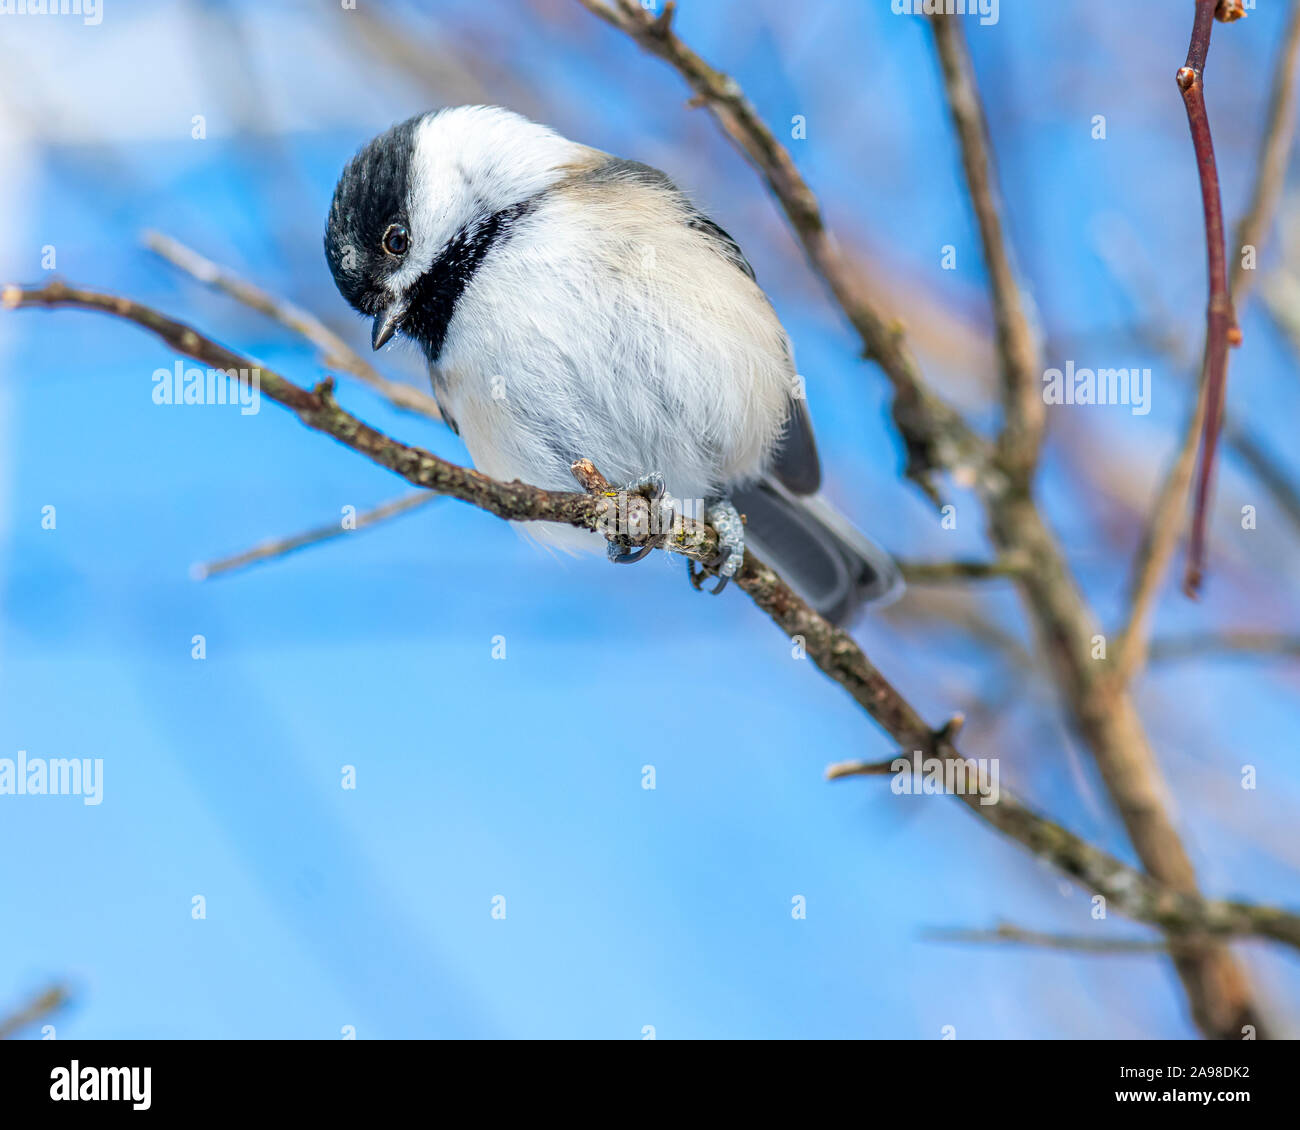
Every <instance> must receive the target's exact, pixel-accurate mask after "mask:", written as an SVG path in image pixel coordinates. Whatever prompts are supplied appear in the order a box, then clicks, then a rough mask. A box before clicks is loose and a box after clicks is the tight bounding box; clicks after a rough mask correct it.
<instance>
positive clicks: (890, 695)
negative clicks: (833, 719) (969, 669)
mask: <svg viewBox="0 0 1300 1130" xmlns="http://www.w3.org/2000/svg"><path fill="white" fill-rule="evenodd" d="M0 307H3V308H5V309H10V310H13V309H22V308H31V307H72V308H78V309H85V310H93V311H97V312H100V313H105V314H110V315H113V316H116V317H119V318H123V319H126V320H127V321H130V322H134V323H135V324H136V325H139V326H141V327H142V328H144V329H147V330H149V331H150V332H152V333H153V334H155V335H156V336H158V337H159V338H160V339H161V340H162V341H163V342H164V343H166V344H167V345H169V346H170V347H171V348H173V349H175V350H178V351H179V352H181V353H183V354H185V355H186V356H189V357H192V358H194V359H195V360H197V361H200V362H204V363H207V364H209V365H211V366H212V367H213V368H217V369H236V370H238V369H249V368H253V367H255V366H253V365H252V363H251V362H250V361H248V360H247V359H245V358H242V357H240V356H239V355H238V354H236V353H234V352H232V351H231V350H229V349H227V348H226V347H225V346H222V345H219V344H217V343H216V342H214V341H212V340H211V339H210V338H207V337H205V336H204V335H202V334H200V333H198V332H197V331H196V330H194V329H193V328H191V327H189V326H187V325H184V324H183V323H181V322H177V321H175V320H173V319H171V318H168V317H166V316H165V315H163V314H160V313H158V312H157V311H155V310H152V309H150V308H149V307H146V306H142V305H140V304H138V303H135V302H131V301H130V300H128V299H125V298H120V297H117V296H115V295H110V294H102V293H99V292H95V291H88V290H81V289H75V288H72V287H68V286H66V285H64V284H62V283H58V282H54V283H50V284H48V285H47V286H44V287H40V288H31V289H23V288H21V287H17V286H7V287H5V288H4V289H3V291H0ZM261 389H262V391H263V392H265V393H266V395H267V396H269V397H270V398H271V400H273V401H274V402H276V403H278V404H281V405H283V406H285V407H286V408H289V409H290V410H291V411H293V412H294V413H295V414H296V415H297V416H298V418H299V419H300V420H301V421H302V422H303V423H304V424H306V425H307V426H308V427H310V428H313V429H315V430H317V431H320V432H322V433H324V434H326V435H330V436H332V437H333V438H335V439H336V440H338V441H339V442H340V443H342V444H344V445H345V446H347V447H350V448H352V449H353V450H355V451H357V452H358V453H360V454H362V455H364V456H365V457H366V458H368V459H370V460H372V461H373V462H375V463H377V464H379V465H380V466H383V467H386V468H387V469H389V470H391V471H393V472H395V473H396V474H399V475H401V476H403V477H404V478H406V479H407V480H408V481H410V482H412V483H414V484H415V485H417V486H421V487H424V488H426V489H428V490H431V491H434V492H436V493H440V494H446V495H448V496H450V497H454V498H459V499H461V500H462V501H465V502H470V503H472V504H473V505H475V506H478V507H480V508H481V509H483V510H486V511H488V512H489V513H492V514H495V515H496V516H497V517H500V518H509V519H512V520H520V521H555V522H564V523H567V524H569V525H572V526H576V527H579V528H582V529H593V530H600V531H601V532H604V533H606V536H612V532H611V530H610V527H609V523H608V521H607V520H606V519H607V516H608V515H609V513H610V510H611V508H613V507H615V506H621V505H625V504H628V503H630V501H631V500H629V499H627V498H623V499H618V498H616V497H615V496H616V495H617V494H618V493H619V492H616V491H613V490H611V489H610V487H609V483H608V482H607V481H606V480H605V478H604V477H603V476H602V475H601V474H600V473H599V472H598V471H597V470H596V468H595V467H593V466H592V465H591V464H590V462H589V461H586V460H580V461H579V462H578V463H576V464H574V468H573V472H574V476H575V478H576V479H577V480H578V481H579V483H581V485H583V487H584V488H586V491H585V493H581V494H577V493H563V492H556V491H547V490H542V489H540V488H538V487H532V486H528V485H526V484H524V483H520V482H518V481H516V482H511V483H503V482H499V481H497V480H495V479H490V478H488V477H487V476H485V475H481V474H479V473H478V472H476V471H472V470H469V469H467V468H463V467H457V466H455V465H454V464H451V463H448V462H446V461H445V460H442V459H439V458H438V457H437V456H435V455H432V454H430V453H429V452H427V451H423V450H421V449H419V448H416V447H411V446H409V445H407V444H404V443H402V442H400V441H398V440H395V439H392V438H391V437H389V436H386V435H384V434H383V433H381V432H378V431H376V430H375V429H374V428H372V427H370V426H369V425H367V424H365V423H363V422H362V421H361V420H359V419H357V418H356V417H355V416H353V415H351V414H350V413H348V412H346V411H345V410H344V409H342V408H341V407H340V406H339V405H338V403H337V401H335V399H334V396H333V392H332V384H331V382H329V381H324V382H322V383H321V384H320V385H318V386H317V387H316V388H315V389H313V390H308V389H305V388H303V387H301V386H300V385H297V384H295V383H294V382H292V381H290V380H288V379H287V378H285V377H283V376H281V375H280V374H278V373H275V372H273V371H270V370H267V369H262V370H261ZM637 497H638V499H639V496H637ZM639 500H640V502H641V503H642V504H643V505H647V506H648V502H647V500H645V499H639ZM647 526H648V523H647ZM646 540H648V537H647V539H646ZM673 542H674V545H673V548H674V550H675V551H676V552H680V553H685V554H687V555H688V556H691V557H695V558H697V559H708V558H710V557H712V556H714V555H715V554H716V551H717V534H716V532H715V531H714V530H713V529H712V528H711V527H708V526H705V525H703V524H698V525H697V527H696V528H694V529H687V530H685V531H683V532H682V533H681V535H678V534H676V533H674V535H673ZM735 581H736V584H737V586H738V587H739V588H740V589H741V590H743V591H744V592H745V593H746V594H747V595H748V596H749V597H750V598H751V599H752V600H753V601H754V603H755V604H756V605H757V606H758V607H759V608H760V609H761V610H762V611H763V612H765V613H766V614H767V615H768V616H769V617H770V618H771V619H772V620H773V621H774V622H775V623H776V624H777V625H778V626H779V627H780V628H781V630H782V631H784V632H785V633H786V635H787V636H789V637H790V638H791V639H794V640H797V641H798V642H799V643H800V644H801V645H802V647H803V652H804V654H806V655H807V657H808V658H809V659H811V660H812V661H813V663H815V664H816V665H817V667H818V668H819V669H820V670H821V671H822V672H823V673H825V674H826V675H827V676H829V677H830V678H831V679H833V680H834V681H835V682H837V683H838V684H839V685H840V686H841V687H842V688H843V689H844V690H846V691H847V692H848V693H849V694H850V695H851V696H852V698H853V699H854V701H855V702H857V703H858V704H859V705H860V706H862V708H863V709H864V710H865V711H866V712H867V714H868V715H869V716H870V717H871V718H872V719H874V720H875V721H876V723H877V724H878V725H879V726H880V727H881V728H882V729H884V730H885V731H886V732H887V733H888V734H889V735H890V736H891V737H892V738H893V739H894V740H895V741H897V742H898V743H899V745H900V746H901V747H902V748H906V749H916V750H919V751H921V752H922V753H923V754H925V755H926V756H933V757H937V758H940V759H943V760H945V761H949V760H951V761H960V762H962V763H964V764H966V763H967V762H966V759H965V758H964V757H963V756H962V755H961V754H960V753H959V752H958V751H957V750H956V748H955V747H954V746H953V744H952V742H953V739H954V738H955V736H956V734H957V732H958V730H959V729H960V726H961V720H960V716H958V717H954V718H953V719H952V720H950V721H949V722H948V723H947V724H946V725H945V726H943V727H942V728H941V729H939V730H938V731H935V730H932V729H931V728H930V727H929V726H927V725H926V723H925V721H924V720H923V719H922V718H921V716H920V715H919V714H918V713H917V712H916V710H915V709H914V708H913V707H912V706H911V704H910V703H908V702H907V700H906V699H904V698H903V696H902V695H901V694H899V692H898V691H897V690H896V689H895V688H894V687H893V685H892V684H891V683H890V682H889V681H888V680H887V679H886V678H885V677H884V675H882V674H881V673H880V671H879V670H878V669H877V668H876V667H875V666H874V665H873V664H872V663H871V661H870V660H869V659H868V658H867V656H866V654H865V653H864V652H863V651H862V649H861V648H860V647H859V646H858V645H857V643H856V642H855V641H854V640H853V638H852V637H851V636H849V635H848V633H846V632H845V631H843V630H842V629H840V628H836V627H834V626H833V625H831V624H830V623H828V622H827V621H826V620H825V619H823V618H822V617H821V616H819V615H818V614H817V613H816V612H815V611H813V609H812V608H810V607H809V606H808V604H807V603H806V602H804V601H803V600H802V599H800V598H799V597H798V596H797V595H796V594H795V593H794V591H793V590H792V589H791V588H790V587H789V586H788V585H787V584H786V583H785V582H784V581H783V580H782V579H781V578H780V577H779V576H778V575H777V574H776V573H775V572H774V571H773V570H772V569H771V568H769V567H768V566H767V565H765V564H764V563H763V562H762V561H760V560H759V559H758V558H757V557H756V556H755V555H754V554H753V553H752V552H750V551H748V550H747V551H746V553H745V560H744V563H743V564H742V566H741V568H740V570H739V571H738V572H737V574H736V577H735ZM957 799H959V800H960V801H962V803H964V804H966V805H967V807H968V808H970V809H971V810H972V811H973V812H975V813H976V814H977V815H978V816H980V817H981V818H982V819H984V820H985V821H987V822H988V823H990V824H991V825H992V826H994V827H995V828H997V829H998V830H999V831H1001V832H1003V833H1004V834H1005V835H1006V836H1008V837H1009V838H1011V839H1012V840H1014V841H1016V842H1018V843H1020V844H1021V845H1022V846H1024V847H1025V848H1027V849H1028V850H1029V851H1031V852H1033V853H1034V854H1035V855H1036V856H1038V857H1040V858H1042V859H1044V860H1047V861H1049V862H1051V863H1053V864H1054V865H1055V866H1057V867H1058V868H1060V869H1061V870H1062V871H1063V872H1064V873H1065V874H1066V875H1069V876H1071V877H1072V878H1074V879H1076V880H1077V881H1078V882H1080V883H1081V884H1082V885H1084V886H1085V887H1087V888H1088V889H1090V890H1092V891H1094V892H1095V893H1097V894H1100V895H1102V896H1103V897H1105V898H1106V899H1107V900H1108V901H1109V902H1110V903H1111V904H1112V905H1113V906H1114V907H1115V909H1116V910H1118V911H1119V912H1120V913H1123V914H1126V915H1129V916H1131V917H1133V918H1135V919H1137V920H1138V921H1143V922H1150V923H1152V924H1153V925H1157V926H1160V927H1161V928H1162V929H1165V930H1169V931H1171V932H1176V933H1180V934H1188V935H1190V936H1193V937H1198V938H1199V937H1202V936H1210V935H1213V936H1216V937H1229V936H1236V935H1250V936H1258V937H1263V938H1270V939H1273V940H1275V941H1279V942H1282V943H1283V944H1285V945H1288V946H1293V947H1296V948H1300V914H1293V913H1291V912H1289V911H1285V910H1282V909H1280V908H1277V907H1268V906H1256V905H1251V904H1246V903H1239V902H1231V901H1226V900H1219V899H1206V898H1203V897H1202V896H1200V895H1199V894H1197V893H1195V892H1184V891H1180V890H1177V889H1174V888H1171V887H1166V886H1163V885H1161V884H1160V883H1158V882H1156V881H1154V880H1152V879H1150V878H1148V877H1147V876H1145V875H1143V874H1142V873H1141V872H1138V871H1136V870H1134V869H1133V868H1131V867H1128V866H1127V865H1126V864H1123V863H1121V862H1120V861H1119V860H1117V859H1115V858H1114V857H1112V856H1109V855H1107V854H1106V853H1105V852H1103V851H1101V850H1099V849H1097V848H1095V847H1093V846H1092V845H1091V844H1089V843H1087V842H1086V841H1084V840H1082V839H1081V838H1080V837H1078V836H1076V835H1074V834H1073V833H1071V832H1069V831H1067V830H1066V829H1064V828H1062V827H1061V826H1060V825H1058V824H1056V823H1054V822H1053V821H1051V820H1048V819H1047V818H1045V817H1043V816H1041V815H1039V814H1038V813H1036V812H1034V811H1033V810H1032V809H1030V808H1029V807H1028V806H1026V805H1024V804H1022V803H1021V802H1020V801H1018V800H1016V799H1015V798H1014V797H1012V796H1011V795H1010V793H1009V792H1008V790H1006V789H1001V790H1000V792H999V796H998V799H997V802H996V803H993V804H985V803H982V800H983V797H982V796H980V795H978V794H960V795H958V798H957ZM1189 944H1190V943H1189ZM1197 945H1198V946H1200V945H1202V943H1200V942H1198V943H1197Z"/></svg>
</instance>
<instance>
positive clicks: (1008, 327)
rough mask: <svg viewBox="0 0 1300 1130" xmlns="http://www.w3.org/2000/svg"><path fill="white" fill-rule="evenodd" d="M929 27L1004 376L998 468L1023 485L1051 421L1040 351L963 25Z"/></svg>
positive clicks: (953, 21) (943, 19) (950, 20)
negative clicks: (990, 301) (983, 268)
mask: <svg viewBox="0 0 1300 1130" xmlns="http://www.w3.org/2000/svg"><path fill="white" fill-rule="evenodd" d="M930 27H931V28H932V30H933V31H934V42H935V47H936V49H937V52H938V56H939V64H940V69H941V70H942V72H943V85H944V92H945V94H946V96H947V102H948V112H949V115H950V116H951V118H952V122H953V128H954V129H955V131H956V133H957V140H958V142H959V144H960V148H961V159H962V169H963V171H964V172H965V175H966V186H967V188H968V190H969V195H970V200H971V204H972V206H973V208H974V210H975V218H976V221H977V222H978V224H979V232H980V242H981V243H982V245H983V248H984V262H985V263H986V265H987V266H988V272H989V283H990V288H991V290H992V294H993V312H994V320H995V323H996V326H997V346H998V357H999V358H1000V361H1001V368H1002V410H1003V423H1002V432H1001V435H1000V436H999V438H998V455H999V463H1000V465H1001V466H1002V468H1003V469H1004V470H1006V471H1007V472H1008V473H1009V474H1012V475H1013V476H1015V477H1016V478H1017V480H1018V481H1020V482H1025V481H1027V480H1028V478H1029V476H1030V475H1031V474H1032V471H1033V468H1034V466H1035V464H1036V463H1037V461H1038V450H1039V447H1040V446H1041V444H1042V437H1043V425H1044V422H1045V419H1046V406H1045V404H1044V401H1043V394H1042V384H1041V381H1040V378H1039V374H1040V373H1041V371H1042V360H1041V350H1040V346H1039V342H1038V337H1037V335H1036V334H1035V332H1034V330H1033V327H1032V326H1031V325H1030V321H1029V316H1028V314H1027V313H1026V309H1025V300H1024V297H1023V294H1022V291H1021V287H1020V283H1019V281H1018V279H1017V276H1016V270H1015V267H1014V265H1013V263H1012V257H1011V251H1010V247H1009V245H1008V243H1007V238H1006V233H1005V231H1004V226H1003V220H1002V202H1001V200H1000V198H999V193H998V186H997V176H996V173H995V171H994V167H993V155H992V150H991V146H990V144H989V128H988V121H987V118H986V116H985V113H984V106H983V103H982V101H981V99H980V93H979V88H978V87H977V86H976V83H975V73H974V65H973V64H972V62H971V58H970V51H969V49H968V47H967V44H966V36H965V32H964V31H963V29H962V20H961V17H957V16H944V15H933V16H931V17H930Z"/></svg>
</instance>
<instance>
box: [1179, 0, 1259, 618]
mask: <svg viewBox="0 0 1300 1130" xmlns="http://www.w3.org/2000/svg"><path fill="white" fill-rule="evenodd" d="M1243 15H1245V12H1244V11H1243V10H1242V8H1241V4H1240V2H1239V0H1197V2H1196V17H1195V20H1194V21H1193V23H1192V42H1191V44H1190V46H1189V47H1188V49H1187V62H1186V63H1185V64H1184V65H1183V66H1182V67H1180V68H1179V70H1178V76H1177V77H1178V88H1179V90H1181V91H1182V92H1183V104H1184V105H1185V106H1186V107H1187V122H1188V125H1190V126H1191V130H1192V145H1193V147H1194V149H1195V151H1196V168H1197V172H1198V173H1199V175H1200V179H1201V202H1202V204H1203V205H1204V208H1205V241H1206V248H1207V254H1208V262H1209V275H1210V304H1209V308H1208V311H1207V313H1206V341H1205V356H1206V378H1205V379H1206V385H1205V391H1204V393H1203V396H1204V400H1205V423H1204V427H1203V431H1202V433H1201V456H1200V469H1199V471H1198V472H1197V479H1196V502H1195V508H1194V510H1193V515H1192V541H1191V547H1190V549H1189V551H1188V556H1187V572H1186V575H1185V576H1184V578H1183V588H1184V590H1185V591H1186V592H1187V595H1188V596H1196V595H1197V594H1198V593H1199V592H1200V588H1201V581H1202V579H1203V578H1204V575H1205V552H1206V550H1205V544H1206V523H1207V520H1208V510H1209V504H1210V484H1211V482H1212V481H1213V476H1214V457H1215V454H1216V452H1217V450H1218V445H1219V429H1220V426H1221V424H1222V420H1223V398H1224V394H1225V392H1226V389H1227V384H1228V347H1229V345H1240V344H1241V330H1240V329H1239V328H1238V327H1237V315H1236V312H1235V310H1234V308H1233V303H1232V295H1231V293H1230V292H1229V290H1228V257H1227V250H1226V242H1225V236H1224V224H1223V199H1222V194H1221V193H1220V191H1219V167H1218V165H1217V163H1216V162H1215V160H1214V141H1213V139H1212V138H1211V136H1210V117H1209V114H1208V113H1207V112H1206V109H1205V61H1206V58H1207V57H1208V55H1209V53H1210V35H1211V33H1212V32H1213V31H1214V21H1215V19H1216V18H1218V19H1219V20H1221V21H1223V22H1225V23H1226V22H1229V21H1231V20H1235V19H1239V18H1241V17H1242V16H1243Z"/></svg>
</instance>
